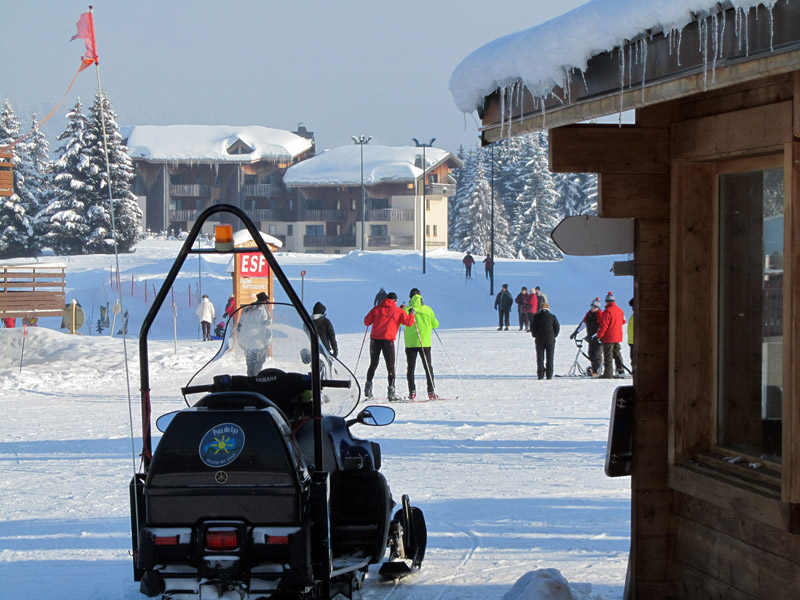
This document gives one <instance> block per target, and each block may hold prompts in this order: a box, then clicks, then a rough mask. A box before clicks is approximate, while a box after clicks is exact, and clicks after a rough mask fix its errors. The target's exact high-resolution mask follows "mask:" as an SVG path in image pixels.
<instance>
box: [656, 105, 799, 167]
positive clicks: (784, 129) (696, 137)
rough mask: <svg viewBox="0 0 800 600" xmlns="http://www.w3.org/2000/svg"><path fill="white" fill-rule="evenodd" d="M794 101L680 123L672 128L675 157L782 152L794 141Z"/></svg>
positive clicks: (703, 157) (718, 156)
mask: <svg viewBox="0 0 800 600" xmlns="http://www.w3.org/2000/svg"><path fill="white" fill-rule="evenodd" d="M791 130H792V103H791V102H788V101H787V102H776V103H774V104H768V105H765V106H759V107H756V108H748V109H745V110H739V111H735V112H730V113H723V114H718V115H714V116H711V117H704V118H701V119H691V120H689V121H683V122H681V123H677V124H675V125H674V126H673V128H672V156H673V157H675V158H678V157H680V158H696V159H697V158H702V159H708V158H725V157H735V156H737V155H742V154H748V155H751V156H752V155H753V154H756V153H758V152H759V151H760V152H770V151H771V152H780V151H781V150H782V147H783V144H785V143H787V142H791V141H792V135H791Z"/></svg>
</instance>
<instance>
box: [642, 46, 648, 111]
mask: <svg viewBox="0 0 800 600" xmlns="http://www.w3.org/2000/svg"><path fill="white" fill-rule="evenodd" d="M646 74H647V40H642V102H644V82H645V77H646Z"/></svg>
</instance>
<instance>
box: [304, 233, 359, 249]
mask: <svg viewBox="0 0 800 600" xmlns="http://www.w3.org/2000/svg"><path fill="white" fill-rule="evenodd" d="M303 245H304V246H305V247H306V248H332V247H339V246H345V247H347V246H352V247H355V245H356V236H354V235H304V236H303Z"/></svg>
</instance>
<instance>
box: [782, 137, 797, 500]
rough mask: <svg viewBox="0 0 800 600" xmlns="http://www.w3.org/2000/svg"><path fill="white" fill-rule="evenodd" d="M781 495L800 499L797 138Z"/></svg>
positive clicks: (790, 212) (787, 231)
mask: <svg viewBox="0 0 800 600" xmlns="http://www.w3.org/2000/svg"><path fill="white" fill-rule="evenodd" d="M783 175H784V196H785V202H784V215H783V217H784V221H783V228H784V229H783V230H784V233H783V240H784V265H785V266H786V267H787V268H786V269H785V270H784V272H783V276H784V281H783V285H784V288H783V289H784V295H783V314H784V323H786V324H785V325H784V338H783V449H782V463H783V471H782V479H783V486H782V497H783V500H784V501H786V502H792V503H795V504H797V503H800V443H798V441H800V383H798V381H797V374H798V373H800V283H798V281H799V280H800V142H793V143H791V144H786V148H785V150H784V171H783Z"/></svg>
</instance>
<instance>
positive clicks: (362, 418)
mask: <svg viewBox="0 0 800 600" xmlns="http://www.w3.org/2000/svg"><path fill="white" fill-rule="evenodd" d="M394 417H395V412H394V409H393V408H390V407H388V406H376V405H373V406H367V407H366V408H365V409H364V410H362V411H361V412H360V413H358V415H357V416H356V418H355V422H356V423H361V424H362V425H372V426H375V427H382V426H384V425H389V424H390V423H392V422H393V421H394Z"/></svg>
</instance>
